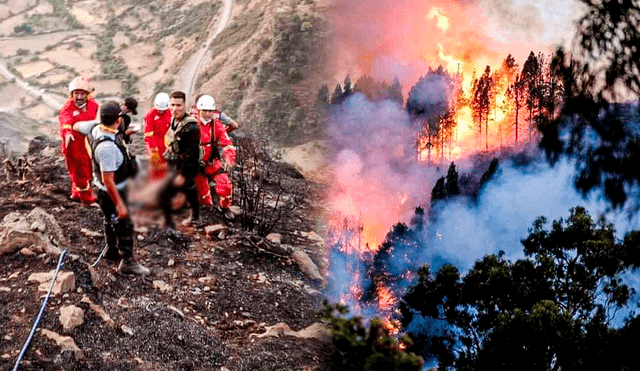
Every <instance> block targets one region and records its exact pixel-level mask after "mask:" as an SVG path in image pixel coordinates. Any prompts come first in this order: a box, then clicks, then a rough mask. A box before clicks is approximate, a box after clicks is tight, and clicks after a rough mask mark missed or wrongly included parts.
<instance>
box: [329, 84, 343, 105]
mask: <svg viewBox="0 0 640 371" xmlns="http://www.w3.org/2000/svg"><path fill="white" fill-rule="evenodd" d="M340 103H342V87H341V86H340V84H338V85H336V88H335V89H334V90H333V96H332V97H331V104H340Z"/></svg>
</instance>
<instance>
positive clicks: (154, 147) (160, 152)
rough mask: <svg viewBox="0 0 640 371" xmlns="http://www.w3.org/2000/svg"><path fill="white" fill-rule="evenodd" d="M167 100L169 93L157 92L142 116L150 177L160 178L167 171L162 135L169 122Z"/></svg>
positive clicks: (165, 131)
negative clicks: (151, 106) (151, 103)
mask: <svg viewBox="0 0 640 371" xmlns="http://www.w3.org/2000/svg"><path fill="white" fill-rule="evenodd" d="M169 101H170V98H169V94H167V93H159V94H158V95H156V97H155V99H154V101H153V108H151V109H150V110H149V111H147V114H146V115H145V117H144V144H145V147H147V152H148V153H149V162H150V169H149V177H150V178H151V179H158V178H162V177H164V175H165V174H166V171H167V160H166V159H165V158H164V152H165V150H166V147H165V145H164V136H165V134H166V133H167V130H169V125H170V124H171V111H169Z"/></svg>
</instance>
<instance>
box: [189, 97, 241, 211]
mask: <svg viewBox="0 0 640 371" xmlns="http://www.w3.org/2000/svg"><path fill="white" fill-rule="evenodd" d="M197 109H198V118H197V119H198V125H200V147H201V153H202V159H201V161H200V172H199V173H198V175H197V176H196V178H195V182H196V187H197V188H198V196H199V201H200V204H201V205H204V206H213V198H212V197H211V190H210V188H209V179H210V178H211V179H213V181H214V182H215V191H216V194H217V195H218V209H219V210H220V211H221V212H222V213H223V214H224V216H225V218H227V219H230V220H232V219H234V214H233V213H232V212H231V211H230V210H229V207H230V206H231V196H232V194H233V185H232V184H231V178H230V177H229V169H231V167H233V165H235V162H236V150H235V147H234V146H233V141H232V140H231V138H229V134H228V133H227V126H226V125H225V124H224V122H225V120H226V122H234V123H235V121H233V120H231V119H230V118H229V117H228V116H227V115H225V114H224V113H223V112H221V111H220V110H217V109H216V102H215V100H214V99H213V97H212V96H210V95H203V96H202V97H200V99H198V103H197ZM236 125H237V124H236Z"/></svg>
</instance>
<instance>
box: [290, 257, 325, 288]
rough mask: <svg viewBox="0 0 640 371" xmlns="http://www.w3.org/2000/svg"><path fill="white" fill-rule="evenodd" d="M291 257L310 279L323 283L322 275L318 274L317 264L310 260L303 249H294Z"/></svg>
mask: <svg viewBox="0 0 640 371" xmlns="http://www.w3.org/2000/svg"><path fill="white" fill-rule="evenodd" d="M291 258H292V259H293V260H294V261H295V262H296V263H298V267H300V271H301V272H302V273H304V274H305V275H306V276H307V277H309V278H310V279H312V280H317V281H320V282H321V283H323V284H324V277H322V275H321V274H320V270H319V269H318V266H317V265H316V264H315V263H314V262H313V260H311V258H310V257H309V255H307V253H305V252H304V251H294V252H293V253H292V254H291Z"/></svg>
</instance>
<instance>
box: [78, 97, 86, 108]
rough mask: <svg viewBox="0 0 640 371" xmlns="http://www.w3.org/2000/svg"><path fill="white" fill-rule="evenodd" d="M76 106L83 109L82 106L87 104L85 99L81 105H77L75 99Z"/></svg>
mask: <svg viewBox="0 0 640 371" xmlns="http://www.w3.org/2000/svg"><path fill="white" fill-rule="evenodd" d="M76 106H77V107H78V108H80V109H84V107H86V106H87V100H86V99H85V100H84V101H83V102H82V104H81V105H78V102H77V101H76Z"/></svg>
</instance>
